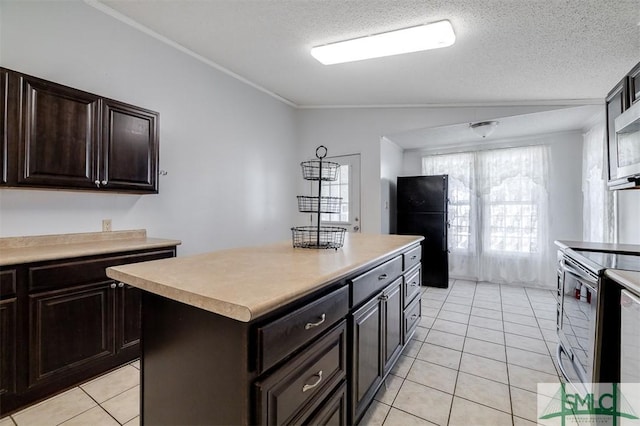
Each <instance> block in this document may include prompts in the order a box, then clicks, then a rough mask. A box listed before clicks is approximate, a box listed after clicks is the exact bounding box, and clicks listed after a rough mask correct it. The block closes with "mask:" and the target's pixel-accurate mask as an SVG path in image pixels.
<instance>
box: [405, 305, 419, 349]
mask: <svg viewBox="0 0 640 426" xmlns="http://www.w3.org/2000/svg"><path fill="white" fill-rule="evenodd" d="M421 313H422V305H421V304H420V297H418V298H416V300H414V301H413V302H411V304H410V305H409V307H408V308H407V309H405V310H404V342H405V343H407V342H408V341H409V339H410V338H411V335H412V334H413V332H414V331H415V329H416V327H417V326H418V323H419V322H420V315H421Z"/></svg>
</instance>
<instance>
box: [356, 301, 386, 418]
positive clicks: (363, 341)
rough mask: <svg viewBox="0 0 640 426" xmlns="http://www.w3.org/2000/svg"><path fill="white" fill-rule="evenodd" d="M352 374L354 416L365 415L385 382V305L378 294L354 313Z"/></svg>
mask: <svg viewBox="0 0 640 426" xmlns="http://www.w3.org/2000/svg"><path fill="white" fill-rule="evenodd" d="M351 322H352V324H353V326H352V327H353V328H352V330H353V332H352V344H351V345H352V350H353V369H352V374H351V388H352V395H351V397H352V401H353V402H352V404H353V410H352V411H353V414H352V415H353V417H354V418H357V417H359V416H361V415H362V413H363V411H364V410H365V408H366V405H367V401H368V400H369V399H370V398H372V397H373V395H374V394H375V390H376V389H377V387H378V386H379V385H380V382H382V356H381V353H380V351H381V349H382V306H381V303H380V300H379V298H378V297H375V298H374V299H373V300H371V301H369V302H368V303H366V304H365V305H364V306H363V307H361V308H360V309H358V310H357V311H356V312H354V313H353V318H352V320H351Z"/></svg>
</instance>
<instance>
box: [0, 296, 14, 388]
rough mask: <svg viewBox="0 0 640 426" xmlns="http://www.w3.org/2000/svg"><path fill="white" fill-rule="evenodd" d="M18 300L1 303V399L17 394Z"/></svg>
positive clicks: (12, 299)
mask: <svg viewBox="0 0 640 426" xmlns="http://www.w3.org/2000/svg"><path fill="white" fill-rule="evenodd" d="M16 306H17V303H16V299H15V298H11V299H7V300H2V301H0V357H1V359H2V362H0V397H1V396H2V395H13V394H15V392H16V350H17V335H18V329H17V323H16Z"/></svg>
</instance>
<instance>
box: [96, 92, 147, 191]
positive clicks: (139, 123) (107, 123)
mask: <svg viewBox="0 0 640 426" xmlns="http://www.w3.org/2000/svg"><path fill="white" fill-rule="evenodd" d="M102 102H103V103H102V111H103V133H102V152H103V156H102V170H103V174H102V175H101V177H100V179H101V183H102V185H104V186H105V187H107V188H123V189H133V188H137V189H139V190H140V191H150V192H157V191H158V186H157V176H158V172H157V165H158V113H157V112H154V111H148V110H144V109H142V108H138V107H134V106H132V105H127V104H124V103H122V102H118V101H113V100H110V99H104V100H103V101H102Z"/></svg>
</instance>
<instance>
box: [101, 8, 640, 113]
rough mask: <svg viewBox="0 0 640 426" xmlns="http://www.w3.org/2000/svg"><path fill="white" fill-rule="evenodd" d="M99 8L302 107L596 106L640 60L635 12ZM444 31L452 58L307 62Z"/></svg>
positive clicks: (445, 53)
mask: <svg viewBox="0 0 640 426" xmlns="http://www.w3.org/2000/svg"><path fill="white" fill-rule="evenodd" d="M89 3H91V1H89ZM94 3H95V1H94ZM101 3H102V4H103V5H106V6H108V8H111V9H113V10H114V11H116V12H118V13H115V14H114V15H118V14H122V15H124V16H126V17H128V18H130V19H132V20H134V21H135V22H137V23H138V24H140V25H142V26H144V27H147V28H148V29H151V30H152V31H154V32H156V33H158V34H160V35H162V36H164V37H166V38H168V39H170V40H172V41H173V42H176V43H178V44H180V45H182V46H184V47H186V48H187V49H189V50H191V51H193V52H195V53H197V54H198V55H201V56H202V57H204V58H206V59H208V60H209V61H212V62H214V63H215V64H218V65H219V66H221V67H223V68H225V69H226V70H229V71H231V72H232V73H235V74H237V75H239V76H241V77H242V78H244V79H246V80H248V81H250V82H252V83H254V84H255V85H257V86H260V87H262V88H264V89H265V90H266V91H268V92H271V93H273V94H276V95H278V96H280V97H282V98H284V99H286V100H288V101H290V102H291V103H293V104H295V105H296V106H301V107H307V106H338V105H342V106H347V105H366V106H370V105H461V104H465V105H473V104H482V105H485V104H536V103H538V104H541V103H545V102H549V101H552V102H559V101H566V100H577V101H580V100H585V101H587V102H594V101H595V100H602V99H603V98H604V97H605V96H606V94H607V92H608V91H609V89H610V88H612V87H613V85H614V84H616V83H617V82H618V80H619V79H620V78H621V77H622V76H623V75H624V74H625V73H626V72H627V71H628V70H629V69H630V68H631V67H632V66H633V65H634V64H635V63H637V62H638V61H639V60H640V27H639V23H640V0H430V1H417V0H384V1H381V0H349V1H347V0H252V1H249V0H209V1H206V0H202V1H184V0H168V1H141V0H127V1H118V0H115V1H114V0H102V1H101ZM102 9H103V10H106V8H104V7H102ZM441 19H449V20H450V21H451V23H452V25H453V27H454V30H455V32H456V36H457V40H456V43H455V44H454V45H453V46H452V47H449V48H445V49H439V50H432V51H426V52H416V53H411V54H406V55H399V56H394V57H388V58H379V59H371V60H366V61H360V62H354V63H348V64H339V65H330V66H325V65H322V64H320V63H319V62H317V61H316V60H315V59H313V58H312V57H311V55H310V54H309V50H310V48H311V47H313V46H316V45H320V44H324V43H330V42H335V41H339V40H344V39H349V38H354V37H358V36H363V35H367V34H373V33H379V32H382V31H387V30H392V29H398V28H404V27H408V26H413V25H417V24H422V23H427V22H433V21H438V20H441Z"/></svg>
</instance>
